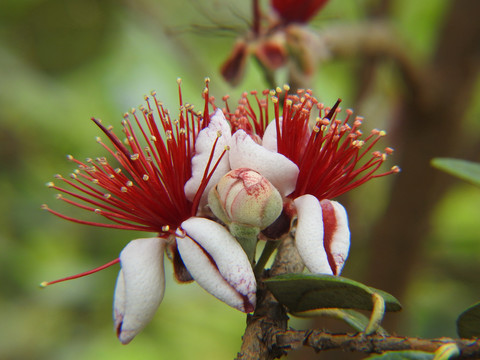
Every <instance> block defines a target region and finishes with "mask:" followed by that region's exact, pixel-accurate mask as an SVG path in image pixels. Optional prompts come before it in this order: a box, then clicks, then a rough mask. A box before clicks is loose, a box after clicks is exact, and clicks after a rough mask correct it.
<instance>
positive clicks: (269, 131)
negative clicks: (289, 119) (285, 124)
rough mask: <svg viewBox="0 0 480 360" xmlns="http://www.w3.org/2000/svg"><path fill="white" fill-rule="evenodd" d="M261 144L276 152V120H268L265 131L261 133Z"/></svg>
mask: <svg viewBox="0 0 480 360" xmlns="http://www.w3.org/2000/svg"><path fill="white" fill-rule="evenodd" d="M279 126H280V127H281V126H282V118H280V125H279ZM262 146H263V147H264V148H266V149H268V150H270V151H274V152H277V151H278V150H277V122H276V120H275V119H273V120H272V121H270V124H268V126H267V128H266V129H265V132H264V133H263V138H262Z"/></svg>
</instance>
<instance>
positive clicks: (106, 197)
mask: <svg viewBox="0 0 480 360" xmlns="http://www.w3.org/2000/svg"><path fill="white" fill-rule="evenodd" d="M103 197H104V198H105V199H110V198H111V197H112V194H103Z"/></svg>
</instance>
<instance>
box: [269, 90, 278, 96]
mask: <svg viewBox="0 0 480 360" xmlns="http://www.w3.org/2000/svg"><path fill="white" fill-rule="evenodd" d="M268 93H269V94H270V96H275V95H276V93H275V90H270V91H269V92H268Z"/></svg>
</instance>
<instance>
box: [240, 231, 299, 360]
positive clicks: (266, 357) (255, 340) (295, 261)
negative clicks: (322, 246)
mask: <svg viewBox="0 0 480 360" xmlns="http://www.w3.org/2000/svg"><path fill="white" fill-rule="evenodd" d="M302 270H303V262H302V260H301V259H300V256H299V254H298V252H297V249H296V248H295V245H294V243H293V240H292V239H291V238H286V239H285V240H284V241H283V243H282V244H281V245H280V247H279V249H278V253H277V256H276V258H275V262H274V264H273V266H272V268H271V269H270V271H267V272H266V274H265V275H266V276H268V277H270V276H276V275H280V274H286V273H297V272H301V271H302ZM258 285H259V288H258V290H257V307H256V309H255V312H254V313H253V315H249V316H248V317H247V328H246V329H245V334H244V335H243V343H242V348H241V350H240V352H239V353H238V355H237V360H270V359H276V358H279V357H281V356H282V355H283V354H284V353H285V351H284V350H282V349H280V348H278V347H277V346H276V345H275V344H274V343H273V342H272V339H273V338H274V334H275V333H277V332H279V331H285V330H287V326H288V316H287V313H286V310H285V307H284V306H282V305H280V304H279V303H278V302H277V301H276V300H275V298H274V297H273V295H272V294H271V293H270V292H269V291H268V290H267V289H266V288H265V285H264V284H263V283H261V282H260V283H259V284H258Z"/></svg>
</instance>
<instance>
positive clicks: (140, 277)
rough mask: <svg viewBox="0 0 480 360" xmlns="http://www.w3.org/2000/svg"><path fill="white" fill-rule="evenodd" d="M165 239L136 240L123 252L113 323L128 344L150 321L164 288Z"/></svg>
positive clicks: (120, 337)
mask: <svg viewBox="0 0 480 360" xmlns="http://www.w3.org/2000/svg"><path fill="white" fill-rule="evenodd" d="M165 246H166V241H165V239H162V238H148V239H137V240H133V241H131V242H130V243H128V245H127V246H126V247H125V248H124V249H123V250H122V252H121V253H120V264H121V266H122V269H121V270H120V272H119V274H118V278H117V284H116V287H115V296H114V303H113V309H114V314H113V316H114V322H115V329H116V331H117V336H118V339H119V340H120V341H121V342H122V343H123V344H128V343H129V342H130V341H132V339H133V338H134V337H135V336H136V335H137V334H138V333H139V332H140V331H141V330H142V329H143V328H144V327H145V326H146V325H147V324H148V322H149V321H150V320H151V319H152V317H153V315H154V314H155V311H156V310H157V308H158V306H159V305H160V303H161V301H162V299H163V294H164V291H165V272H164V268H163V252H164V250H165Z"/></svg>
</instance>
